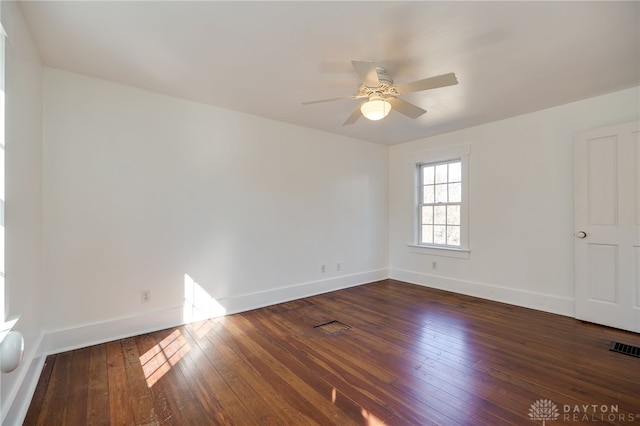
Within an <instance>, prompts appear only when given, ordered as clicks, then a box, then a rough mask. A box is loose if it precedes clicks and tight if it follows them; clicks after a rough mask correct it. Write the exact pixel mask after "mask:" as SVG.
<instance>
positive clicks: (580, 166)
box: [574, 121, 640, 332]
mask: <svg viewBox="0 0 640 426" xmlns="http://www.w3.org/2000/svg"><path fill="white" fill-rule="evenodd" d="M574 191H575V194H574V197H575V199H574V223H575V230H574V232H575V233H574V236H575V246H574V248H575V260H574V268H575V271H574V277H575V278H574V279H575V310H576V318H578V319H581V320H585V321H589V322H594V323H598V324H604V325H608V326H611V327H616V328H621V329H624V330H630V331H635V332H640V194H639V193H640V131H639V122H637V121H634V122H631V123H623V124H619V125H615V126H610V127H606V128H601V129H596V130H592V131H589V132H585V133H581V134H579V135H577V136H576V138H575V141H574Z"/></svg>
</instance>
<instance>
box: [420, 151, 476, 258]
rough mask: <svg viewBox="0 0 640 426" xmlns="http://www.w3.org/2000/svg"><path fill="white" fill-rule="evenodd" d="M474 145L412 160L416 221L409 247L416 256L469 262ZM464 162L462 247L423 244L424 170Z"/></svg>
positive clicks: (432, 153) (428, 152)
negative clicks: (470, 169)
mask: <svg viewBox="0 0 640 426" xmlns="http://www.w3.org/2000/svg"><path fill="white" fill-rule="evenodd" d="M470 154H471V147H470V145H457V146H452V147H446V148H440V149H432V150H428V151H423V152H419V153H416V154H413V155H412V156H411V160H410V164H411V167H412V169H413V170H412V172H413V187H412V191H413V206H412V210H413V221H412V224H411V227H412V234H411V238H412V242H411V243H409V244H408V246H409V248H410V251H411V252H412V253H418V254H428V255H435V256H446V257H454V258H459V259H469V258H470V254H471V249H470V245H469V156H470ZM452 161H460V163H461V174H462V179H461V180H462V188H461V201H460V246H459V247H457V246H446V245H437V244H422V243H421V242H420V236H421V235H420V232H421V230H420V227H421V225H422V220H421V212H420V205H421V204H423V203H422V200H421V199H420V198H419V197H420V196H421V195H422V191H421V189H420V186H422V181H421V178H422V175H421V173H420V168H421V166H423V165H428V164H442V163H446V162H452Z"/></svg>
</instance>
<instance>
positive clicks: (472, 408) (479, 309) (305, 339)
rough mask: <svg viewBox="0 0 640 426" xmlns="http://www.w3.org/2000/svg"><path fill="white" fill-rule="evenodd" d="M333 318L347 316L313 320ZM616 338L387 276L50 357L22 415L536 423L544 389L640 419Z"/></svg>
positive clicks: (563, 400)
mask: <svg viewBox="0 0 640 426" xmlns="http://www.w3.org/2000/svg"><path fill="white" fill-rule="evenodd" d="M330 321H338V322H339V323H343V324H346V326H347V328H346V329H342V328H341V327H333V328H328V329H325V328H322V327H316V326H318V325H322V324H325V323H327V322H330ZM612 340H615V341H621V342H623V343H626V344H630V345H635V346H640V335H639V334H635V333H628V332H625V331H622V330H615V329H611V328H607V327H602V326H598V325H595V324H588V323H583V322H580V321H577V320H575V319H572V318H567V317H563V316H559V315H554V314H550V313H545V312H539V311H535V310H532V309H526V308H519V307H515V306H511V305H506V304H502V303H496V302H491V301H487V300H482V299H477V298H473V297H469V296H464V295H460V294H454V293H449V292H446V291H442V290H434V289H430V288H426V287H422V286H416V285H412V284H407V283H402V282H399V281H394V280H383V281H379V282H375V283H371V284H367V285H361V286H357V287H351V288H348V289H344V290H339V291H335V292H331V293H326V294H321V295H316V296H310V297H306V298H303V299H299V300H293V301H289V302H285V303H281V304H277V305H273V306H269V307H266V308H262V309H257V310H254V311H249V312H245V313H241V314H236V315H230V316H226V317H221V318H216V319H211V320H207V321H201V322H199V323H194V324H189V325H186V326H181V327H175V328H171V329H168V330H162V331H158V332H155V333H148V334H144V335H140V336H136V337H134V338H129V339H122V340H119V341H116V342H111V343H107V344H104V345H96V346H93V347H91V348H88V349H81V350H78V351H72V352H66V353H62V354H57V355H52V356H50V357H48V358H47V360H46V362H45V367H44V369H43V371H42V373H41V377H40V380H39V382H38V386H37V388H36V391H35V393H34V397H33V399H32V402H31V406H30V408H29V411H28V413H27V417H26V419H25V424H26V425H32V424H43V425H45V424H46V425H63V424H65V425H75V424H78V425H83V426H84V425H85V424H94V425H106V424H127V425H158V424H162V425H190V424H194V425H196V424H197V425H200V424H207V425H218V424H219V425H227V424H236V425H243V426H244V425H296V426H298V425H311V424H322V425H332V424H335V425H349V424H362V425H370V426H373V425H383V424H387V425H394V426H395V425H443V426H450V425H474V426H475V425H490V426H496V425H525V424H534V423H535V422H532V421H531V419H530V418H529V415H528V414H529V409H530V408H531V407H532V405H533V404H534V403H536V402H537V401H539V400H549V401H550V402H551V403H553V404H555V405H556V406H557V408H558V410H559V414H560V415H559V417H558V418H557V419H554V420H553V422H551V421H549V425H551V423H553V424H554V425H576V424H581V423H582V424H586V423H588V424H611V425H621V426H622V425H624V426H626V425H629V424H634V423H640V359H639V358H634V357H630V356H626V355H622V354H617V353H614V352H611V351H609V343H610V342H611V341H612ZM584 407H586V408H584ZM590 407H591V408H590ZM592 407H596V408H595V409H594V408H592ZM607 407H615V409H616V410H618V413H617V414H618V416H613V417H607V416H603V417H601V418H593V415H594V414H595V415H596V417H597V414H598V413H593V412H592V411H593V410H600V411H602V410H605V409H607ZM589 409H590V410H591V412H590V413H589V414H590V415H591V417H589V418H588V419H587V420H584V418H582V416H583V415H585V414H586V413H583V412H581V410H582V411H585V410H589ZM566 410H570V412H565V411H566ZM576 416H577V417H576Z"/></svg>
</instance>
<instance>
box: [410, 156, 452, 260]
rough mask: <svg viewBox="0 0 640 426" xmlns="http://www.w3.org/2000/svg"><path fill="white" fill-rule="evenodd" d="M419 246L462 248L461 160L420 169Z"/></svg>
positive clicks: (427, 165) (421, 166)
mask: <svg viewBox="0 0 640 426" xmlns="http://www.w3.org/2000/svg"><path fill="white" fill-rule="evenodd" d="M418 173H419V176H420V177H419V182H420V185H418V191H419V194H418V200H419V203H418V217H419V219H420V220H419V222H420V223H419V226H418V235H419V238H418V244H420V245H434V246H443V247H453V248H460V226H461V222H460V214H461V212H460V206H461V204H462V161H461V160H460V159H456V160H453V161H446V162H441V163H430V164H420V165H419V166H418Z"/></svg>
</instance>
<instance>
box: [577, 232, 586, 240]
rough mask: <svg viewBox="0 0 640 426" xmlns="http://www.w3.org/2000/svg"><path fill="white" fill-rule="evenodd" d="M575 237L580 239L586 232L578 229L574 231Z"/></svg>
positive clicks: (584, 236)
mask: <svg viewBox="0 0 640 426" xmlns="http://www.w3.org/2000/svg"><path fill="white" fill-rule="evenodd" d="M576 237H578V238H580V239H582V238H587V233H586V232H584V231H578V232H576Z"/></svg>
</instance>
